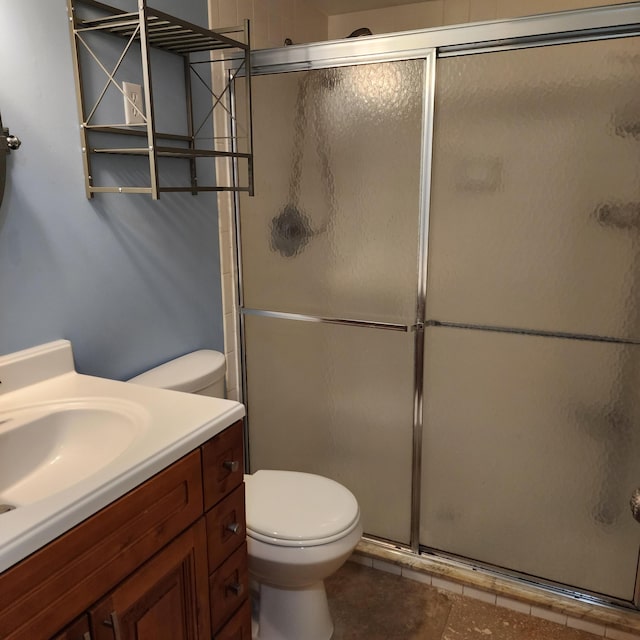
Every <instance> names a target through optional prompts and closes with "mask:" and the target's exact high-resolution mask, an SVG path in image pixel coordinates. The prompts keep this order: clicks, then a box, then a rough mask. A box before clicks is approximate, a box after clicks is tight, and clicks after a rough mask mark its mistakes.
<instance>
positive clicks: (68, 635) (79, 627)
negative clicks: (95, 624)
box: [52, 616, 91, 640]
mask: <svg viewBox="0 0 640 640" xmlns="http://www.w3.org/2000/svg"><path fill="white" fill-rule="evenodd" d="M52 640H91V633H90V631H89V618H88V616H82V617H81V618H78V619H77V620H76V621H75V622H73V623H71V624H70V625H69V626H68V627H65V628H64V629H63V630H62V631H61V632H60V633H59V634H58V635H56V636H54V637H53V639H52Z"/></svg>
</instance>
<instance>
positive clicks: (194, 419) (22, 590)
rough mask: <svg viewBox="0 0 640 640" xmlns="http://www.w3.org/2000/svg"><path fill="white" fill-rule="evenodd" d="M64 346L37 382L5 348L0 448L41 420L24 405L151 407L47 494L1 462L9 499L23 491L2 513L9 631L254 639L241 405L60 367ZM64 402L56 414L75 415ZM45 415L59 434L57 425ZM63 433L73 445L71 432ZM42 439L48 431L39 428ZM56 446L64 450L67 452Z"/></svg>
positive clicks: (1, 619)
mask: <svg viewBox="0 0 640 640" xmlns="http://www.w3.org/2000/svg"><path fill="white" fill-rule="evenodd" d="M66 349H67V346H66V345H65V344H63V343H62V341H59V342H58V343H56V344H55V346H54V347H53V348H52V349H50V350H49V351H50V353H48V354H47V353H45V354H44V355H45V356H48V358H49V361H48V362H47V361H46V358H45V360H42V359H40V365H42V366H37V367H35V369H34V370H37V371H38V372H39V373H38V374H37V376H39V377H41V378H42V377H43V375H44V374H43V373H42V372H43V369H44V370H45V371H46V370H47V369H51V368H53V369H58V370H55V371H53V373H54V374H57V375H53V376H49V377H47V376H44V378H43V379H42V380H40V381H38V380H35V381H34V379H33V378H31V377H30V375H28V374H27V375H26V377H25V361H24V358H22V359H19V360H18V361H17V363H16V361H10V362H7V360H6V357H5V360H4V366H3V358H0V381H1V383H0V384H2V385H3V386H4V391H5V393H2V391H1V389H2V387H0V451H1V448H2V445H3V442H4V443H7V444H8V445H9V446H10V445H11V442H10V441H9V440H7V439H6V436H7V430H8V431H9V435H11V430H12V428H13V431H14V432H16V433H18V436H19V432H20V430H21V429H23V428H25V425H26V427H28V428H32V429H33V428H35V427H37V426H38V424H39V423H38V422H37V420H38V419H39V418H33V417H31V418H29V420H28V421H27V420H26V418H24V417H21V416H23V413H24V412H25V411H26V412H27V415H29V413H28V412H29V411H31V412H33V411H35V409H34V407H35V408H37V409H38V410H42V407H49V408H48V409H47V411H49V412H51V411H53V409H51V408H50V407H59V405H60V402H61V400H60V399H61V398H66V400H65V401H64V403H63V405H62V406H64V407H65V411H66V412H67V413H69V414H70V415H71V416H72V417H73V416H74V415H75V414H74V413H73V412H74V411H76V412H77V411H85V412H88V411H89V410H88V409H86V406H89V405H90V406H91V407H93V408H94V409H93V411H97V409H95V407H99V406H100V403H99V402H98V400H99V399H100V398H102V400H103V404H104V403H106V402H107V398H109V399H110V400H111V399H115V398H117V399H118V401H119V402H128V403H131V404H132V405H133V404H134V403H135V405H136V406H138V407H142V414H144V416H145V417H146V422H145V424H144V425H143V424H142V423H140V424H138V427H139V429H138V431H137V432H136V435H135V437H134V438H133V439H132V440H131V442H129V443H128V444H127V446H126V448H125V449H124V450H123V451H121V452H119V453H118V455H117V456H115V458H114V459H113V460H109V461H107V462H104V461H103V463H102V465H103V466H102V467H101V468H100V469H97V470H96V471H95V472H94V473H92V474H89V475H88V476H87V477H85V478H82V479H81V480H73V481H69V482H70V484H69V486H65V487H62V488H60V489H58V490H56V491H53V492H51V494H50V495H49V494H48V493H47V491H46V486H45V487H40V486H38V484H37V483H36V485H35V489H33V491H34V492H35V493H33V494H32V495H33V498H32V499H29V494H27V493H24V492H23V493H22V494H20V493H19V492H18V491H17V490H15V489H14V488H12V487H11V486H8V484H9V483H8V482H7V481H6V477H5V476H3V474H2V471H0V498H1V500H0V501H7V499H8V498H7V496H9V497H11V496H13V497H14V498H15V497H16V496H17V497H21V496H22V499H23V503H19V501H18V500H14V501H15V502H16V503H17V504H16V505H15V506H16V508H15V509H13V510H11V511H9V512H7V513H3V514H1V515H0V563H1V564H0V638H2V640H48V639H51V638H55V640H62V639H64V640H129V639H134V638H136V639H137V638H140V639H141V640H142V639H145V640H146V639H149V640H151V639H153V640H196V639H197V640H205V639H206V640H209V639H211V638H214V639H215V640H231V639H233V640H250V638H251V615H250V607H249V601H248V574H247V552H246V542H245V515H244V514H245V505H244V484H243V477H244V468H243V429H242V422H241V421H240V418H241V417H242V415H244V408H243V407H242V405H239V404H238V403H234V402H231V401H226V400H216V399H212V398H201V397H196V396H192V395H188V394H183V393H177V392H171V391H164V390H157V389H148V388H145V387H138V386H136V385H133V384H127V383H120V382H114V381H109V380H102V379H100V378H93V377H91V376H82V375H80V374H77V373H75V371H66V372H63V373H60V371H59V369H63V370H66V369H68V368H69V361H70V360H69V358H70V345H68V353H67V354H65V353H64V352H65V350H66ZM32 355H33V354H32ZM36 355H37V354H36ZM40 355H42V354H40ZM29 357H31V356H29ZM56 359H57V360H56ZM36 360H37V358H36ZM71 362H72V359H71ZM27 365H28V363H27ZM26 368H27V369H29V368H30V367H29V366H27V367H26ZM49 373H51V371H49ZM16 380H17V381H18V382H16ZM25 380H26V382H27V383H31V384H23V382H24V381H25ZM14 387H15V388H14ZM71 398H73V400H71ZM27 401H28V402H27ZM52 403H53V404H52ZM56 403H57V404H56ZM73 403H76V405H78V404H79V406H81V407H85V408H84V409H78V407H77V406H75V405H74V404H73ZM216 403H217V404H216ZM85 405H86V406H85ZM105 406H106V405H105ZM115 406H117V405H116V404H114V407H115ZM123 406H124V405H123ZM25 407H27V408H26V409H25ZM57 411H58V412H59V417H58V421H59V422H60V421H62V422H63V423H64V422H65V421H69V420H70V418H68V417H67V414H66V413H64V412H63V411H62V409H60V408H58V409H57ZM142 414H141V415H142ZM48 415H49V414H47V415H46V416H45V418H46V419H47V420H48V419H49V418H48V417H47V416H48ZM51 415H53V414H51ZM82 415H85V414H82ZM92 415H93V414H91V413H86V416H87V419H88V422H87V428H89V427H88V425H89V423H90V421H91V419H92ZM107 415H109V414H107ZM60 416H61V417H60ZM21 420H22V421H23V422H21ZM12 421H14V423H12ZM143 422H144V421H143ZM3 423H4V424H3ZM23 423H24V424H23ZM43 424H44V425H45V427H46V428H47V429H48V430H49V431H50V432H51V433H56V434H57V431H56V429H59V428H58V425H57V424H56V423H55V422H53V421H49V422H44V423H43ZM7 425H8V426H7ZM34 425H35V427H34ZM64 426H65V428H66V427H68V426H69V425H67V424H64ZM3 429H4V431H3ZM59 431H60V433H59V434H57V435H56V437H57V438H59V439H61V440H62V441H63V444H65V446H66V445H67V444H68V443H66V442H64V439H65V437H68V436H66V435H65V433H67V431H64V430H62V429H59ZM3 437H5V440H3ZM14 437H16V436H15V435H14ZM39 437H40V439H41V440H42V439H46V438H44V432H42V431H41V432H40V434H39ZM114 437H116V436H114ZM117 437H118V438H120V437H121V434H117ZM106 439H108V438H105V448H108V446H107V442H106ZM147 440H148V441H149V442H147ZM37 446H38V443H37V441H36V440H35V439H34V441H33V447H34V448H36V447H37ZM67 448H69V447H67ZM58 454H59V456H58V457H60V458H61V459H64V457H65V455H68V454H67V453H66V450H65V448H64V447H63V448H61V449H56V455H58ZM86 455H91V450H89V451H88V453H87V454H86ZM20 458H24V459H25V460H28V459H29V456H28V455H26V452H25V456H20ZM51 464H53V466H55V463H51ZM32 465H33V463H32ZM40 466H41V465H40ZM40 466H35V467H34V468H35V474H36V476H37V474H38V473H40ZM75 466H76V465H74V467H75ZM63 471H65V470H64V469H63ZM43 477H44V476H43ZM24 478H28V476H27V475H26V472H25V476H24ZM25 483H27V479H23V480H22V484H25ZM19 484H20V483H16V484H15V485H14V486H18V485H19ZM12 491H13V493H12ZM38 491H41V492H44V493H42V495H40V494H39V493H38Z"/></svg>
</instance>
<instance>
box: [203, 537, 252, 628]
mask: <svg viewBox="0 0 640 640" xmlns="http://www.w3.org/2000/svg"><path fill="white" fill-rule="evenodd" d="M248 565H249V563H248V560H247V543H246V542H245V543H244V544H243V545H242V546H241V547H240V548H239V549H237V550H236V551H234V553H233V554H232V555H231V556H229V558H228V559H227V560H226V561H225V562H224V563H223V564H222V565H220V567H218V569H216V571H214V572H213V573H212V574H211V576H210V577H209V597H210V606H211V627H212V629H213V631H214V633H216V632H217V631H219V630H220V629H221V627H222V626H223V625H224V623H225V622H226V621H227V620H229V618H231V616H232V615H233V613H234V612H235V611H236V609H237V608H238V607H239V606H240V605H241V604H242V603H243V601H244V600H246V599H247V597H248V595H249V566H248Z"/></svg>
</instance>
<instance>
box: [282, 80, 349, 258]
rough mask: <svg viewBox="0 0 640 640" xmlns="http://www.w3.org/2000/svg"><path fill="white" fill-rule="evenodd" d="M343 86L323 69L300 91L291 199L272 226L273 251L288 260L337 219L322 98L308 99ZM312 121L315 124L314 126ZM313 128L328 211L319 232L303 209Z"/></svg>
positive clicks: (289, 196)
mask: <svg viewBox="0 0 640 640" xmlns="http://www.w3.org/2000/svg"><path fill="white" fill-rule="evenodd" d="M339 83H340V76H339V75H338V71H337V70H336V69H320V70H317V71H310V72H307V73H306V74H305V75H303V76H302V79H301V81H300V85H299V87H298V93H297V96H296V105H295V112H296V115H295V120H294V138H293V153H292V163H291V175H290V177H289V194H288V199H287V202H286V203H285V205H284V206H283V207H282V208H281V209H280V211H279V212H278V215H277V216H275V217H274V218H272V220H271V225H270V228H271V249H272V250H273V251H278V252H279V253H280V254H281V255H282V256H283V257H286V258H292V257H295V256H296V255H298V254H299V253H300V252H301V251H302V250H303V249H304V248H305V247H306V245H307V244H308V243H309V240H310V239H311V238H312V237H314V236H317V235H319V234H321V233H324V232H325V231H326V230H327V228H328V227H329V225H330V223H331V221H332V220H333V218H334V216H335V211H336V196H335V184H334V177H333V171H332V169H331V165H330V157H329V146H328V141H327V132H326V131H325V130H324V128H323V126H322V114H321V113H320V111H319V110H318V104H317V102H318V100H317V97H318V96H317V95H314V96H313V97H314V100H309V99H308V98H309V94H312V95H313V94H314V93H315V94H318V93H321V92H323V91H332V90H334V89H335V88H336V87H337V86H338V84H339ZM308 116H310V118H308ZM308 119H310V120H311V122H310V123H309V122H308ZM309 126H311V128H312V130H313V133H314V134H315V142H316V145H315V151H316V154H317V156H318V160H319V164H320V179H321V183H322V186H323V190H324V192H325V198H326V207H327V208H326V215H325V220H324V222H323V223H322V224H321V225H320V226H318V227H317V228H315V229H314V228H313V226H312V224H311V219H310V217H309V216H308V215H307V213H306V212H305V211H304V209H303V207H301V206H300V189H301V182H302V166H303V156H304V143H305V137H306V135H307V129H308V128H309Z"/></svg>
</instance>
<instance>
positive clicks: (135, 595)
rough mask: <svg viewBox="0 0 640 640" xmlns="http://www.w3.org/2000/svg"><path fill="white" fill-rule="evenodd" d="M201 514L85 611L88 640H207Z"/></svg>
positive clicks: (203, 532) (205, 560)
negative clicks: (91, 632)
mask: <svg viewBox="0 0 640 640" xmlns="http://www.w3.org/2000/svg"><path fill="white" fill-rule="evenodd" d="M207 573H208V571H207V557H206V531H205V524H204V520H202V519H201V520H199V521H198V522H197V523H196V524H195V525H194V526H192V527H191V528H189V529H188V530H187V531H185V532H184V533H183V534H182V535H181V536H179V537H178V538H177V539H176V540H174V541H173V542H172V543H171V544H169V545H168V546H167V547H165V548H164V549H163V550H162V551H161V552H160V553H158V554H156V555H155V556H154V557H153V558H152V559H151V560H149V561H148V562H147V563H145V564H144V565H143V566H142V567H140V569H138V571H136V572H135V573H134V574H133V575H132V576H130V577H129V578H127V579H126V580H125V581H124V582H123V583H122V584H121V585H120V586H118V587H117V588H116V589H115V590H114V591H112V592H111V593H110V594H109V595H108V596H107V597H106V598H105V599H103V600H102V601H101V602H99V603H98V604H97V605H96V606H95V607H93V608H92V609H91V611H90V616H91V622H92V625H93V630H94V640H209V638H210V637H211V628H210V621H209V590H208V576H207Z"/></svg>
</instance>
